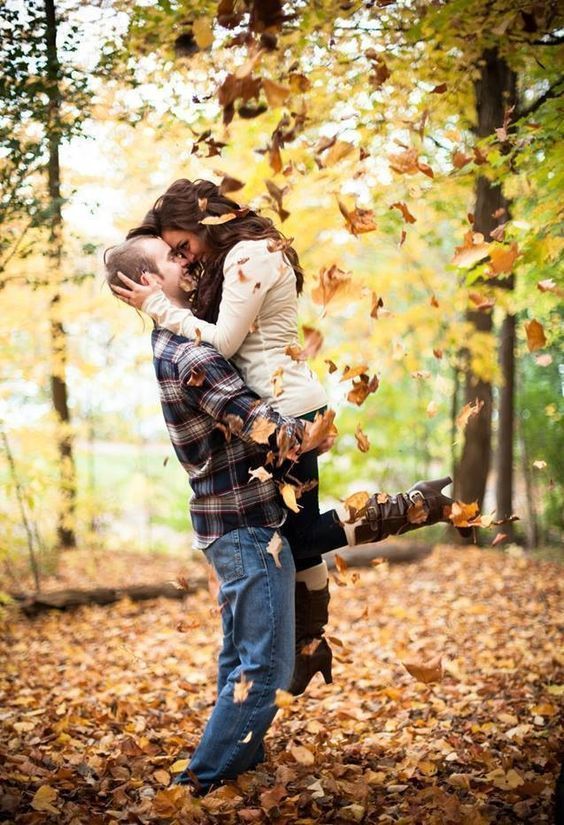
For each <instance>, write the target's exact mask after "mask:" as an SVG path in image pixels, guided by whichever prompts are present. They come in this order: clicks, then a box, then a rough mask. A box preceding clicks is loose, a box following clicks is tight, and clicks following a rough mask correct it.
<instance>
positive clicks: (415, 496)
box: [407, 490, 425, 504]
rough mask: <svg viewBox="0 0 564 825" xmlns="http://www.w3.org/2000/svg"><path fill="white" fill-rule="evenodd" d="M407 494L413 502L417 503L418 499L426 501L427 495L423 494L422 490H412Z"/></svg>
mask: <svg viewBox="0 0 564 825" xmlns="http://www.w3.org/2000/svg"><path fill="white" fill-rule="evenodd" d="M407 496H408V498H409V500H410V501H411V503H412V504H417V500H418V499H420V500H421V501H422V502H423V503H425V496H424V495H423V493H422V492H421V490H412V491H411V492H410V493H408V494H407Z"/></svg>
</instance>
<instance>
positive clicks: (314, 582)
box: [296, 561, 329, 590]
mask: <svg viewBox="0 0 564 825" xmlns="http://www.w3.org/2000/svg"><path fill="white" fill-rule="evenodd" d="M328 580H329V573H328V571H327V564H326V563H325V562H324V561H322V562H321V563H320V564H316V565H315V566H314V567H308V568H307V570H299V571H298V572H297V573H296V581H297V582H305V586H306V587H307V589H308V590H323V588H324V587H325V585H326V584H327V582H328Z"/></svg>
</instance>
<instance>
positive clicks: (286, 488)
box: [280, 484, 302, 513]
mask: <svg viewBox="0 0 564 825" xmlns="http://www.w3.org/2000/svg"><path fill="white" fill-rule="evenodd" d="M280 495H281V496H282V498H283V499H284V504H285V505H286V507H287V508H288V510H291V511H292V512H293V513H299V511H300V510H301V509H302V507H301V506H300V505H299V504H298V502H297V501H296V487H295V486H294V485H293V484H281V485H280Z"/></svg>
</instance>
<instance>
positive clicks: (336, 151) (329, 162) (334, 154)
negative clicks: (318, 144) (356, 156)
mask: <svg viewBox="0 0 564 825" xmlns="http://www.w3.org/2000/svg"><path fill="white" fill-rule="evenodd" d="M354 148H355V147H354V146H353V144H352V143H347V142H346V141H344V140H337V141H335V143H334V144H333V146H331V148H330V149H329V151H328V152H327V154H326V155H325V157H324V159H323V166H334V165H335V164H336V163H338V162H339V161H340V160H343V158H346V157H347V156H348V155H350V154H351V152H354Z"/></svg>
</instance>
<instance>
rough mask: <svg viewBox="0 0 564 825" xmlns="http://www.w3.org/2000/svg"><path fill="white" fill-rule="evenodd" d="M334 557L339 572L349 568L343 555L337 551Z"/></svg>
mask: <svg viewBox="0 0 564 825" xmlns="http://www.w3.org/2000/svg"><path fill="white" fill-rule="evenodd" d="M333 558H334V560H335V567H336V568H337V570H338V571H339V573H344V572H345V570H348V569H349V566H348V564H347V563H346V561H345V560H344V558H343V557H342V556H339V554H338V553H335V555H334V557H333Z"/></svg>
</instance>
